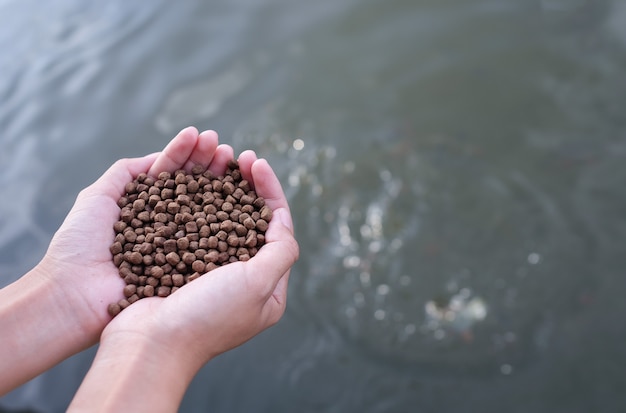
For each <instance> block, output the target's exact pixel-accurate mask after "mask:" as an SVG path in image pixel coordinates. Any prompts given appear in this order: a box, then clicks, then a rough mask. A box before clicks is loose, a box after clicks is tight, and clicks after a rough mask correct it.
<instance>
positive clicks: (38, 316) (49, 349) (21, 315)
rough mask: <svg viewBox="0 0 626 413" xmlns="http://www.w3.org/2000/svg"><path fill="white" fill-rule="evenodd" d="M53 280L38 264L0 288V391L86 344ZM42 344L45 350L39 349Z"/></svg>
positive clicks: (4, 390) (16, 384)
mask: <svg viewBox="0 0 626 413" xmlns="http://www.w3.org/2000/svg"><path fill="white" fill-rule="evenodd" d="M63 299H64V297H63V295H62V293H61V291H59V288H58V287H57V286H56V284H55V283H54V282H53V281H51V279H50V277H49V276H47V275H46V274H45V271H43V269H42V268H41V267H40V266H37V267H35V268H33V269H32V270H31V271H29V272H28V273H27V274H25V275H24V276H23V277H21V278H19V279H18V280H17V281H15V282H13V283H12V284H10V285H8V286H6V287H4V288H3V289H1V290H0V332H2V337H1V343H2V347H3V349H2V353H3V354H4V355H5V356H6V357H2V356H0V371H11V372H12V375H11V377H10V379H6V380H0V394H3V393H4V392H6V391H9V390H11V389H12V388H15V387H17V386H19V385H20V384H23V383H24V382H26V381H28V380H30V379H32V378H33V377H35V376H37V375H39V374H40V373H42V372H44V371H45V370H47V369H49V368H51V367H52V366H54V365H56V364H57V363H59V362H61V361H63V360H64V359H66V358H68V357H70V356H71V355H73V354H75V353H78V352H79V351H82V350H84V349H85V348H87V347H89V346H90V345H91V344H93V343H92V342H91V340H86V339H85V337H84V336H83V332H82V331H81V330H80V329H79V328H77V327H76V325H75V324H74V320H73V319H72V318H69V317H70V314H71V311H68V308H67V307H68V306H67V305H66V303H65V302H64V300H63ZM42 347H45V348H46V351H41V349H42Z"/></svg>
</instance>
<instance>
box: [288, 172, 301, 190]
mask: <svg viewBox="0 0 626 413" xmlns="http://www.w3.org/2000/svg"><path fill="white" fill-rule="evenodd" d="M288 182H289V186H293V187H298V186H300V175H299V174H298V173H297V172H292V173H290V174H289V180H288Z"/></svg>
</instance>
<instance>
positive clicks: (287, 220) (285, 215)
mask: <svg viewBox="0 0 626 413" xmlns="http://www.w3.org/2000/svg"><path fill="white" fill-rule="evenodd" d="M276 214H278V219H279V220H280V222H281V223H282V224H283V225H284V226H286V227H287V228H289V230H290V231H293V222H292V220H291V214H289V211H287V210H286V209H285V208H279V209H277V210H276Z"/></svg>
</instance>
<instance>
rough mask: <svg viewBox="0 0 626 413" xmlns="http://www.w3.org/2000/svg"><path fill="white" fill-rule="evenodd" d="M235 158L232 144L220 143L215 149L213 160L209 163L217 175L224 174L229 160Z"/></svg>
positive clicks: (210, 168) (211, 169)
mask: <svg viewBox="0 0 626 413" xmlns="http://www.w3.org/2000/svg"><path fill="white" fill-rule="evenodd" d="M233 159H235V154H234V151H233V148H232V147H231V146H230V145H220V146H218V147H217V149H216V150H215V155H214V156H213V160H212V161H211V164H210V165H209V170H210V171H211V172H213V173H214V174H215V175H218V176H219V175H224V172H226V164H228V161H232V160H233Z"/></svg>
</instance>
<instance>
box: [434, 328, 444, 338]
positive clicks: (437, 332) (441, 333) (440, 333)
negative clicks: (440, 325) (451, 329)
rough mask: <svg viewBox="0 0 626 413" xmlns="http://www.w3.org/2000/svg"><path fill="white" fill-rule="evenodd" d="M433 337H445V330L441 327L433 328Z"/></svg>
mask: <svg viewBox="0 0 626 413" xmlns="http://www.w3.org/2000/svg"><path fill="white" fill-rule="evenodd" d="M433 337H435V339H436V340H443V339H444V338H446V332H445V331H444V330H442V329H439V330H435V332H434V334H433Z"/></svg>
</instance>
